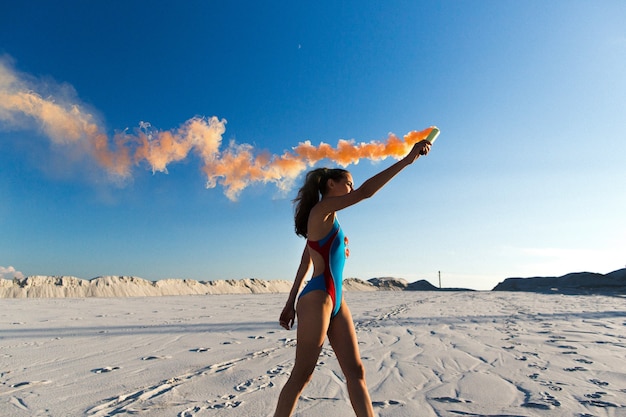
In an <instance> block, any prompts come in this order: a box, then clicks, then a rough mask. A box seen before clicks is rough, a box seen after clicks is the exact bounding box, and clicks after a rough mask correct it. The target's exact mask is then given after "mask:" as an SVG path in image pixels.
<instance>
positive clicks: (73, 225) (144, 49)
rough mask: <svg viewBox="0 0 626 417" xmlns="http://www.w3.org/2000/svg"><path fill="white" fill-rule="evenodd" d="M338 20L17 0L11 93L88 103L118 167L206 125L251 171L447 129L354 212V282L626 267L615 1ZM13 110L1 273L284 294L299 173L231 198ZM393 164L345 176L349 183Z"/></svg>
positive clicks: (233, 5) (349, 221)
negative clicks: (258, 286) (255, 159)
mask: <svg viewBox="0 0 626 417" xmlns="http://www.w3.org/2000/svg"><path fill="white" fill-rule="evenodd" d="M337 3H338V2H326V1H315V2H288V1H269V2H242V1H223V2H215V1H185V2H163V1H150V2H147V1H124V2H122V1H112V2H111V1H92V2H82V1H58V2H47V1H29V2H11V3H10V4H7V5H5V6H3V12H2V14H1V15H0V56H2V58H1V60H0V63H1V64H0V68H1V69H2V71H0V75H1V77H2V78H0V93H7V94H8V93H11V94H14V93H15V92H16V91H14V90H15V88H14V87H15V85H16V84H15V83H13V84H11V85H13V87H10V88H11V89H12V90H10V89H9V87H7V85H9V84H10V83H9V81H10V80H13V81H15V80H17V84H18V85H19V88H20V89H21V90H20V91H21V92H22V93H32V94H35V95H36V96H37V97H40V98H41V99H42V100H46V101H47V102H49V103H55V104H57V105H59V106H61V107H63V108H64V109H70V110H71V109H77V110H76V111H78V112H80V114H87V115H89V117H90V119H89V120H90V122H91V123H93V125H95V126H97V128H98V129H99V131H100V132H103V133H105V134H106V138H107V140H108V144H109V147H110V148H111V149H113V150H117V151H120V150H123V146H124V145H119V146H118V147H116V145H115V144H113V142H114V137H115V135H116V134H120V133H121V132H128V134H138V133H137V132H139V131H140V129H139V127H140V124H141V123H146V122H147V123H149V124H150V126H151V127H150V132H152V133H155V134H156V133H158V132H170V131H175V130H176V129H178V128H179V127H180V126H182V125H183V124H185V123H186V122H187V121H188V120H191V119H193V118H194V117H200V118H204V119H203V120H208V119H209V118H211V117H213V116H215V117H217V120H220V121H222V120H223V121H225V132H224V134H223V135H222V147H221V148H220V152H223V151H224V150H225V149H226V148H227V147H228V145H229V143H235V144H237V145H244V144H247V145H250V146H251V149H252V152H253V153H254V154H255V155H258V154H261V153H263V152H266V153H269V154H271V155H281V154H283V153H284V152H286V151H291V150H292V149H293V147H295V146H297V145H298V144H299V143H301V142H304V141H307V140H308V141H310V142H311V143H312V144H314V145H319V144H320V143H321V142H325V143H329V144H331V145H333V146H336V145H337V142H338V140H340V139H354V140H355V141H356V142H369V141H374V140H375V141H385V140H386V139H387V136H388V134H389V133H390V132H393V133H395V134H396V135H398V136H403V135H405V134H406V133H408V132H409V131H413V130H422V129H425V128H427V127H428V126H430V125H437V126H439V128H440V129H441V131H442V133H441V135H440V137H439V139H438V141H437V142H436V144H435V146H433V149H432V152H431V154H430V155H428V156H427V157H426V158H423V159H420V160H419V161H418V162H417V163H416V164H415V165H413V166H411V167H409V168H408V169H407V170H405V171H403V172H402V173H401V174H400V176H399V177H397V178H396V179H394V181H393V182H392V183H390V184H389V185H388V186H387V187H386V188H385V189H383V190H382V191H380V193H379V194H377V195H376V196H375V197H374V198H373V199H371V200H368V201H365V202H363V203H362V204H360V205H358V206H356V207H353V208H350V209H347V210H345V211H344V212H341V213H339V218H340V220H341V222H342V226H343V228H344V229H345V230H346V234H347V235H348V236H349V237H350V249H351V257H350V259H349V260H348V262H347V265H346V271H345V276H347V277H358V278H362V279H369V278H372V277H380V276H395V277H402V278H405V279H407V280H408V281H415V280H418V279H427V280H429V281H430V282H431V283H433V284H437V283H438V282H437V274H438V271H441V274H442V281H443V285H444V286H448V287H468V288H475V289H491V288H492V287H493V286H495V285H496V284H497V283H498V282H500V281H502V280H503V279H505V278H507V277H516V276H521V277H525V276H535V275H562V274H565V273H568V272H574V271H593V272H601V273H607V272H610V271H613V270H615V269H619V268H623V267H624V266H625V265H626V256H625V253H626V216H624V213H625V212H626V211H625V209H626V193H624V184H625V183H626V182H625V180H626V165H625V164H624V162H623V159H624V157H623V155H625V154H626V112H625V110H624V109H625V106H624V97H626V29H625V28H624V24H623V22H624V21H626V4H625V3H624V2H622V1H602V2H590V1H554V2H544V1H525V2H517V1H480V2H476V1H442V2H438V1H437V2H436V1H390V2H380V1H346V2H341V4H337ZM3 97H4V98H3V100H5V103H0V276H4V277H5V278H10V277H12V276H15V275H17V276H20V275H24V276H27V275H38V274H41V275H73V276H77V277H80V278H84V279H90V278H93V277H96V276H100V275H135V276H139V277H142V278H145V279H150V280H157V279H164V278H189V279H196V280H215V279H238V278H261V279H289V280H290V279H293V276H294V274H295V270H296V268H297V264H298V261H299V256H300V253H301V251H302V248H303V245H304V241H303V240H302V239H300V238H297V237H296V236H295V234H294V233H293V219H292V212H293V211H292V210H293V209H292V205H291V199H292V198H293V197H294V196H295V192H296V187H297V184H299V183H300V181H301V179H302V175H300V176H299V177H297V178H296V181H295V185H294V186H293V187H292V188H290V189H289V190H287V191H283V190H280V189H279V188H278V187H277V186H276V185H275V184H273V183H269V184H264V183H262V182H256V183H252V184H250V185H249V186H248V187H247V188H245V189H243V190H242V191H241V192H240V193H239V194H238V196H237V199H236V201H234V200H233V199H229V198H228V197H227V196H226V195H225V191H226V189H225V188H224V187H223V186H221V185H219V184H218V185H217V186H216V187H215V188H208V189H207V188H206V187H205V184H206V181H207V177H206V176H205V174H204V173H203V171H202V167H203V163H202V160H201V157H200V156H199V155H198V154H197V153H195V152H190V153H189V154H188V155H186V157H184V158H183V159H182V160H177V161H173V162H171V163H169V164H168V165H167V172H160V171H156V172H153V169H152V167H151V166H150V165H149V164H148V163H146V162H145V161H139V162H138V163H136V164H132V165H130V166H129V172H128V173H127V175H126V176H124V177H119V176H115V175H112V174H111V172H109V171H107V170H106V169H105V168H103V166H102V165H101V164H99V163H97V161H96V160H95V159H94V157H93V155H92V154H90V153H89V152H88V151H86V150H85V147H84V145H81V143H80V140H79V141H78V142H72V141H66V140H63V139H62V138H61V139H60V138H59V137H58V135H57V136H55V135H54V134H51V133H50V130H49V129H44V128H43V127H42V125H41V122H40V120H38V119H37V118H35V117H32V115H31V114H28V113H27V112H25V111H22V110H16V109H15V108H10V107H9V105H8V104H7V99H6V97H7V96H6V95H5V96H3ZM70 110H68V111H70ZM392 162H393V159H390V158H388V159H386V160H383V161H369V160H365V159H364V160H361V161H360V162H359V163H358V164H357V165H350V166H349V169H350V170H351V171H352V172H353V176H354V179H355V182H356V185H357V186H358V184H359V183H360V182H362V181H363V180H365V179H367V178H368V177H369V176H371V175H373V174H374V173H376V172H377V171H378V170H380V169H382V168H384V167H386V166H388V165H389V164H391V163H392ZM322 165H327V166H335V165H336V164H334V163H333V162H332V161H323V162H321V163H318V164H317V165H316V166H322Z"/></svg>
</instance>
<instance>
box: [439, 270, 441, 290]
mask: <svg viewBox="0 0 626 417" xmlns="http://www.w3.org/2000/svg"><path fill="white" fill-rule="evenodd" d="M439 289H441V271H439Z"/></svg>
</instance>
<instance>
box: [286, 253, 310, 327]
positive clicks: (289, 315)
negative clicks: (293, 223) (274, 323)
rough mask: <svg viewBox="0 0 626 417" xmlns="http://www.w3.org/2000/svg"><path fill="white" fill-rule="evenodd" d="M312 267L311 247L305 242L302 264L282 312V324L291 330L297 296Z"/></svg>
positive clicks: (294, 318)
mask: <svg viewBox="0 0 626 417" xmlns="http://www.w3.org/2000/svg"><path fill="white" fill-rule="evenodd" d="M310 268H311V255H310V254H309V247H308V246H307V245H306V244H305V245H304V250H303V251H302V258H301V259H300V266H299V267H298V272H296V278H295V279H294V280H293V285H292V286H291V291H290V292H289V298H288V299H287V303H286V304H285V308H283V311H282V313H281V314H280V325H281V326H283V327H284V328H285V329H287V330H289V329H291V328H292V327H293V323H294V322H295V320H296V297H297V296H298V293H299V292H300V287H301V286H302V282H303V281H304V277H306V275H307V273H308V272H309V269H310Z"/></svg>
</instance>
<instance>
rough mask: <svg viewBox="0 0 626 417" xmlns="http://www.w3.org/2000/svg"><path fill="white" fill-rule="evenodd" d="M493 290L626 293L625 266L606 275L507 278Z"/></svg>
mask: <svg viewBox="0 0 626 417" xmlns="http://www.w3.org/2000/svg"><path fill="white" fill-rule="evenodd" d="M493 291H527V292H542V293H544V292H552V293H554V292H558V293H564V294H587V293H606V292H611V293H615V292H617V293H621V294H626V268H624V269H618V270H617V271H613V272H611V273H608V274H606V275H604V274H598V273H594V272H574V273H571V274H566V275H563V276H560V277H532V278H507V279H505V280H504V281H503V282H501V283H499V284H498V285H496V286H495V287H494V289H493Z"/></svg>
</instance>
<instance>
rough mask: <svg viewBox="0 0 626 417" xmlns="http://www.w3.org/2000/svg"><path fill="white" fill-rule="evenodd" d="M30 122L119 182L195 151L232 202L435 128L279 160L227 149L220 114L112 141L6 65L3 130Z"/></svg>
mask: <svg viewBox="0 0 626 417" xmlns="http://www.w3.org/2000/svg"><path fill="white" fill-rule="evenodd" d="M32 121H34V122H35V124H36V125H37V126H38V127H39V129H41V131H42V132H43V133H44V134H45V135H46V136H47V137H48V138H50V140H51V141H52V142H53V143H55V144H57V145H60V146H71V147H76V148H78V149H80V150H82V151H83V152H85V153H86V154H88V155H89V156H90V157H92V158H93V159H94V160H95V161H96V162H97V163H98V164H99V165H100V166H101V167H102V168H103V169H104V170H106V172H108V173H109V174H111V175H113V176H116V177H120V178H126V177H129V176H130V175H131V172H132V168H133V166H137V165H141V164H143V163H147V164H148V165H149V166H150V167H151V168H152V171H153V172H157V171H158V172H167V167H168V165H169V164H171V163H175V162H177V161H182V160H184V159H186V158H187V157H188V156H189V154H190V153H191V152H193V153H194V154H196V155H198V156H199V158H200V159H201V161H202V167H201V169H202V172H204V174H205V175H206V178H207V182H206V185H207V188H213V187H216V186H217V185H218V184H219V185H221V186H222V187H224V192H225V194H226V196H227V197H228V198H230V199H231V200H235V199H236V198H237V196H238V195H239V193H240V192H241V191H242V190H243V189H245V188H246V187H247V186H249V185H250V184H252V183H256V182H262V183H274V184H276V186H277V187H278V188H279V189H281V190H287V189H289V188H290V187H291V185H292V184H293V181H294V180H295V179H296V178H297V177H298V175H300V174H301V173H302V172H303V171H304V170H306V169H307V168H309V167H311V166H313V165H315V164H316V163H318V162H319V161H321V160H324V159H326V160H329V161H333V162H335V163H337V164H339V165H341V166H344V167H345V166H347V165H350V164H356V163H358V162H359V160H361V159H369V160H381V159H385V158H387V157H392V158H400V157H402V156H404V155H406V154H407V153H408V152H409V150H410V148H411V146H412V145H413V144H415V143H417V142H419V141H420V140H423V139H424V138H426V137H427V136H428V134H429V133H430V131H431V130H432V128H428V129H425V130H422V131H420V132H416V131H413V132H409V133H408V134H407V135H405V136H404V137H403V138H402V139H400V138H398V137H397V136H395V135H393V134H390V135H389V137H388V138H387V139H386V141H383V142H381V141H372V142H368V143H357V142H355V141H353V140H339V141H338V143H337V146H336V147H333V146H331V145H329V144H326V143H321V144H320V145H318V146H314V145H312V144H311V142H310V141H305V142H302V143H300V144H298V145H297V146H296V147H294V148H293V149H292V150H291V151H286V152H284V153H283V154H281V155H271V154H269V153H267V152H257V151H255V149H254V148H253V147H252V146H251V145H248V144H236V143H234V142H232V143H230V144H229V145H228V146H226V147H224V146H223V144H222V137H223V134H224V132H225V131H226V128H225V125H226V120H224V119H221V120H220V119H218V118H217V117H210V118H202V117H194V118H192V119H189V120H187V121H186V122H184V123H183V124H182V125H181V126H180V127H178V128H177V129H173V130H166V131H159V130H156V129H153V128H152V126H151V125H150V124H149V123H145V122H141V123H140V125H139V128H138V129H136V130H135V131H134V132H133V133H129V132H128V131H124V132H122V133H118V134H115V135H114V136H113V137H112V138H110V137H109V136H108V135H107V134H106V133H105V132H104V129H103V128H102V127H101V126H100V125H99V124H98V122H97V121H96V120H95V117H94V116H93V115H92V114H90V113H89V112H88V111H86V110H85V109H84V108H83V107H81V106H80V105H78V104H75V103H65V102H63V101H62V100H61V101H58V102H57V101H55V99H54V98H53V97H43V96H42V95H40V94H38V93H37V92H36V91H35V90H34V89H33V88H32V86H31V85H29V84H28V83H27V82H26V81H24V77H21V76H20V75H19V74H18V73H16V72H15V71H13V70H12V68H9V66H7V65H6V63H5V62H3V61H2V60H0V127H5V128H15V127H23V126H22V125H25V126H32Z"/></svg>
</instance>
